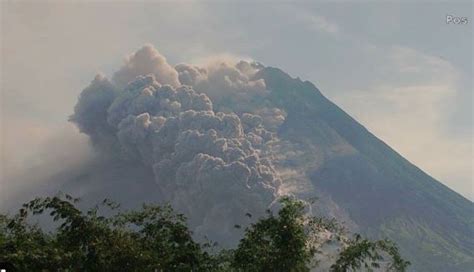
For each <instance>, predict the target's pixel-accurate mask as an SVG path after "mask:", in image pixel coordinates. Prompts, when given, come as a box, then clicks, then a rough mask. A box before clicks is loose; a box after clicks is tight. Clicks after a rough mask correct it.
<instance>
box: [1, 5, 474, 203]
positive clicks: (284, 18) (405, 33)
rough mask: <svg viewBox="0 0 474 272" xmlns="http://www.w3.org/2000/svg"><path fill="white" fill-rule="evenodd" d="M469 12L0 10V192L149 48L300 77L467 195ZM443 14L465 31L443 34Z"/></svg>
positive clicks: (448, 28)
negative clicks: (77, 109)
mask: <svg viewBox="0 0 474 272" xmlns="http://www.w3.org/2000/svg"><path fill="white" fill-rule="evenodd" d="M472 10H473V6H472V2H471V1H466V2H453V1H450V2H432V3H428V2H425V3H417V4H414V3H408V2H404V3H403V4H399V3H397V4H396V3H393V2H390V3H388V2H385V3H381V4H376V3H375V2H365V3H364V2H360V1H357V2H356V1H353V2H336V3H332V4H329V3H303V2H286V3H284V2H280V3H277V4H275V3H270V2H266V3H265V2H244V3H237V2H234V3H229V2H227V3H225V4H224V3H222V2H180V3H171V2H167V3H166V2H151V1H145V2H138V1H133V2H132V1H130V2H127V1H121V2H119V3H112V2H109V1H86V2H82V3H80V2H75V1H64V2H59V1H54V2H53V1H49V2H42V1H34V2H23V1H16V3H14V2H9V1H1V73H0V74H1V78H0V80H1V98H2V100H1V109H2V110H1V116H0V121H1V122H2V123H1V125H2V127H1V132H2V133H1V149H2V158H1V165H2V172H3V174H2V182H1V183H0V185H3V186H7V184H8V182H7V181H6V180H5V176H6V175H8V174H10V173H14V172H17V171H21V170H22V169H26V167H28V166H29V165H30V164H34V163H37V161H41V160H43V159H44V158H45V157H47V156H48V153H47V152H46V153H45V148H44V146H46V145H48V146H49V145H50V144H51V143H53V144H54V143H56V142H57V141H59V139H62V137H72V138H74V139H73V140H71V141H72V142H74V143H75V144H77V145H84V146H85V141H84V137H80V136H79V135H78V134H77V133H76V132H74V131H73V129H74V128H73V127H72V126H71V125H69V124H67V118H68V116H69V115H70V114H71V113H72V110H73V106H74V104H75V102H76V100H77V96H78V94H79V93H80V91H81V90H82V89H83V88H84V87H85V86H86V85H87V84H88V83H89V82H90V81H91V80H92V79H93V78H94V76H95V74H96V73H98V72H104V73H105V74H106V75H111V73H112V72H113V71H114V70H115V69H116V68H117V67H119V66H120V65H121V63H122V61H123V58H124V57H125V56H126V55H128V54H129V53H131V52H133V51H135V50H136V49H138V48H139V47H141V46H142V45H143V44H145V43H152V44H153V45H154V46H155V47H156V48H158V50H159V51H160V52H161V53H162V54H164V55H165V56H166V57H167V58H168V61H169V62H170V63H172V64H177V63H179V62H183V61H186V62H192V61H193V60H196V61H198V60H199V59H202V58H206V57H209V56H212V55H216V54H229V55H234V56H237V57H244V58H252V59H255V60H257V61H260V62H262V63H264V64H265V65H268V66H276V67H279V68H282V69H283V70H284V71H286V72H288V73H289V74H290V75H292V76H294V77H300V78H302V79H303V80H310V81H312V82H313V83H314V84H315V85H316V86H317V87H318V88H319V89H320V90H321V91H322V92H323V94H324V95H326V96H327V97H329V98H330V99H331V100H332V101H334V102H335V103H336V104H338V105H339V106H340V107H342V108H343V109H344V110H345V111H347V112H348V113H349V114H351V115H352V116H353V117H354V118H355V119H357V120H358V121H359V122H361V123H362V124H363V125H364V126H366V127H367V128H368V129H369V130H370V131H371V132H373V133H374V134H375V135H377V136H378V137H379V138H381V139H382V140H384V141H385V142H386V143H388V144H389V145H390V146H392V147H393V148H394V149H395V150H397V151H398V152H399V153H401V154H402V155H404V156H405V157H406V158H407V159H408V160H410V161H411V162H413V163H415V164H416V165H417V166H419V167H420V168H422V169H423V170H425V171H426V172H428V173H429V174H430V175H432V176H434V177H435V178H437V179H438V180H440V181H441V182H443V183H444V184H446V185H448V186H449V187H451V188H452V189H454V190H456V191H457V192H459V193H461V194H462V195H464V196H466V197H468V198H470V199H471V200H472V199H474V193H473V175H472V169H473V154H472V151H473V135H474V134H473V111H472V105H473V84H472V76H473V71H472V61H473V53H472V48H473V22H472V20H473V19H474V18H473V16H472ZM448 14H449V15H453V16H459V17H468V20H469V23H468V24H467V25H453V24H449V25H447V24H446V15H448ZM67 143H68V144H70V142H69V141H68V142H67ZM76 147H77V146H76ZM84 148H86V147H84ZM36 154H42V155H41V156H42V157H38V156H37V155H36Z"/></svg>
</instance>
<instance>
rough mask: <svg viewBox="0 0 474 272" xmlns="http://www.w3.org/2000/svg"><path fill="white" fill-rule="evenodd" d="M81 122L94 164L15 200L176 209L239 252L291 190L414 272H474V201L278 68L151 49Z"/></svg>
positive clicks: (88, 92) (99, 96)
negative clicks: (251, 228) (193, 60)
mask: <svg viewBox="0 0 474 272" xmlns="http://www.w3.org/2000/svg"><path fill="white" fill-rule="evenodd" d="M70 120H71V121H72V122H73V123H75V124H76V126H77V127H78V128H79V130H80V131H81V132H82V133H84V134H86V135H87V136H88V137H89V139H90V142H91V143H92V147H93V148H94V150H95V151H96V153H97V154H96V155H97V157H95V158H91V159H89V160H86V161H85V162H81V164H80V165H78V166H75V167H73V168H64V169H63V168H62V167H59V168H61V169H60V170H58V171H55V173H56V174H54V175H50V176H48V177H46V178H44V179H45V180H47V181H49V182H36V183H35V184H36V185H37V186H36V187H34V188H33V186H31V187H29V190H30V192H28V193H25V194H24V195H23V196H22V197H19V196H17V197H15V199H14V200H12V201H11V202H12V204H14V203H13V202H18V201H21V200H22V199H25V198H29V197H30V196H37V195H42V194H45V193H51V192H57V190H61V191H64V192H66V193H69V194H72V195H74V196H76V197H81V198H82V199H83V200H84V202H85V203H97V202H98V201H101V200H102V199H103V198H111V199H113V200H116V201H119V202H120V203H122V204H124V206H125V207H127V208H129V207H136V206H138V205H140V204H141V203H143V202H155V203H156V202H157V203H163V202H169V203H171V204H172V205H173V207H174V209H176V210H177V211H178V212H181V213H184V214H185V215H186V216H187V217H188V219H189V224H190V227H191V228H192V229H193V231H194V233H195V235H196V236H197V237H203V236H204V237H206V236H207V237H208V238H209V239H210V240H212V241H217V242H219V243H220V244H221V245H222V246H225V247H232V246H235V245H236V243H237V242H238V240H239V239H240V238H241V235H242V233H241V232H240V233H239V232H238V231H236V229H235V228H234V225H235V224H239V225H242V226H244V227H245V226H246V225H248V224H249V223H250V221H251V220H256V219H257V218H258V216H259V215H262V214H265V210H266V209H268V208H273V207H275V206H274V204H275V203H276V202H277V201H275V200H276V199H277V198H278V197H280V196H281V195H285V194H294V195H296V196H298V197H300V198H302V199H308V198H315V197H316V198H317V199H318V201H317V202H316V203H315V204H314V205H313V206H312V207H311V208H312V210H311V212H313V213H315V214H321V215H325V216H329V217H336V218H337V219H339V221H342V222H344V224H345V226H346V227H347V228H348V229H349V230H350V231H354V232H359V233H362V234H365V235H368V236H370V237H373V238H389V239H392V240H394V241H395V242H397V243H398V244H399V246H400V248H401V253H402V254H403V256H404V257H406V258H407V259H409V260H410V261H411V262H412V263H413V266H412V267H411V268H412V269H413V270H415V271H471V270H472V268H473V267H474V257H473V253H472V252H474V241H473V238H472V237H474V222H473V217H472V215H473V212H474V205H473V203H472V202H470V201H468V200H467V199H465V198H463V197H462V196H460V195H459V194H457V193H455V192H453V191H452V190H450V189H449V188H447V187H445V186H444V185H442V184H441V183H439V182H438V181H436V180H435V179H433V178H431V177H430V176H429V175H427V174H426V173H424V172H423V171H421V170H420V169H418V168H417V167H416V166H414V165H412V164H411V163H409V162H408V161H407V160H405V159H404V158H403V157H402V156H400V155H399V154H397V153H396V152H395V151H394V150H392V149H391V148H390V147H389V146H387V145H386V144H385V143H383V142H382V141H380V140H379V139H377V138H376V137H375V136H374V135H372V134H371V133H370V132H368V131H367V130H366V129H365V128H364V127H363V126H361V125H360V124H359V123H357V122H356V121H355V120H354V119H352V118H351V117H350V116H349V115H347V114H346V113H345V112H344V111H342V110H341V109H340V108H338V107H337V106H336V105H334V104H333V103H331V102H330V101H329V100H328V99H326V98H325V97H324V96H323V95H322V94H321V92H320V91H319V90H318V89H317V88H316V87H315V86H314V85H313V84H312V83H310V82H307V81H304V82H303V81H301V80H300V79H293V78H291V77H290V76H289V75H287V74H286V73H284V72H282V71H281V70H279V69H276V68H271V67H265V66H263V65H262V64H259V63H254V62H246V61H240V62H229V61H218V62H216V63H210V64H205V65H204V66H196V65H190V64H178V65H176V66H172V65H170V64H169V63H168V62H167V61H166V58H165V57H164V56H162V55H161V54H160V53H159V52H158V51H157V50H156V49H154V48H153V46H151V45H146V46H144V47H143V48H141V49H140V50H138V51H137V52H135V53H134V54H132V55H130V56H129V57H128V58H127V59H126V60H125V63H124V65H123V66H122V67H121V68H120V69H119V70H118V71H117V72H116V73H114V74H113V76H112V78H111V79H110V80H109V79H108V78H107V77H105V76H104V75H97V76H96V77H95V79H94V80H93V81H92V82H91V83H90V85H89V86H88V87H86V88H85V89H84V90H83V91H82V93H81V95H80V96H79V100H78V102H77V104H76V106H75V108H74V113H73V115H72V116H71V118H70ZM62 152H64V151H62ZM59 165H62V164H59ZM29 172H31V173H38V171H36V170H34V169H30V171H29ZM33 176H34V177H33V179H35V181H38V179H40V178H39V177H38V175H37V174H36V175H33ZM17 204H18V203H17ZM246 213H251V214H252V215H253V217H252V219H249V218H248V217H247V216H245V214H246Z"/></svg>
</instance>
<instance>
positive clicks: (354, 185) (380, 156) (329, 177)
mask: <svg viewBox="0 0 474 272" xmlns="http://www.w3.org/2000/svg"><path fill="white" fill-rule="evenodd" d="M256 77H257V78H261V79H264V80H265V84H266V87H267V89H268V90H270V92H271V94H270V96H269V99H270V100H271V101H272V103H274V105H275V106H277V107H279V108H281V109H283V110H285V111H286V113H287V117H286V120H285V123H284V124H283V125H282V126H281V127H280V129H279V131H278V136H279V137H280V138H281V139H282V140H286V141H288V142H290V144H289V145H290V146H291V147H292V148H293V149H294V150H293V152H295V151H296V150H298V153H297V154H295V155H293V156H288V157H287V158H285V160H282V161H281V162H280V165H282V166H286V167H288V168H291V167H293V168H294V170H296V171H299V172H300V173H304V175H307V176H308V177H309V178H310V180H311V181H310V182H309V183H308V184H307V185H306V186H303V187H302V188H298V186H293V187H291V186H289V189H290V190H293V191H294V192H297V193H298V194H300V195H306V196H308V195H311V194H314V195H317V196H319V197H320V199H321V202H320V203H319V205H323V206H326V207H323V212H326V213H328V212H329V213H330V214H331V213H332V214H333V215H335V216H338V217H342V218H345V219H346V222H348V224H349V225H350V226H352V229H354V230H356V231H360V232H362V233H365V234H368V235H370V236H372V237H378V238H380V237H388V238H390V239H393V240H394V241H396V242H397V243H398V244H399V246H400V247H401V251H402V253H403V255H404V256H407V258H409V259H410V260H411V261H412V263H413V266H412V269H415V270H416V271H471V269H472V268H473V267H474V259H473V252H474V239H473V237H474V222H473V214H474V205H473V203H472V202H470V201H469V200H467V199H465V198H463V197H462V196H460V195H459V194H457V193H456V192H454V191H452V190H450V189H449V188H447V187H446V186H444V185H442V184H441V183H440V182H438V181H436V180H435V179H433V178H432V177H430V176H429V175H427V174H426V173H424V172H423V171H421V170H420V169H419V168H417V167H416V166H414V165H413V164H411V163H410V162H408V161H407V160H406V159H404V158H403V157H402V156H400V155H399V154H398V153H396V152H395V151H394V150H393V149H391V148H390V147H389V146H388V145H386V144H385V143H384V142H382V141H381V140H379V139H378V138H377V137H375V136H374V135H373V134H371V133H370V132H369V131H367V130H366V129H365V128H364V127H363V126H361V125H360V124H359V123H357V121H355V120H354V119H352V118H351V117H350V116H349V115H347V114H346V113H345V112H344V111H342V110H341V109H340V108H339V107H337V106H336V105H335V104H333V103H332V102H330V101H329V100H328V99H326V98H325V97H324V96H323V95H322V94H321V93H320V91H319V90H318V89H317V88H316V87H315V86H314V85H313V84H311V83H310V82H307V81H305V82H303V81H301V80H299V79H292V78H291V77H289V76H288V75H287V74H285V73H284V72H282V71H281V70H279V69H276V68H264V69H262V70H261V71H260V72H259V73H258V74H257V75H256ZM290 183H291V182H290ZM299 185H300V187H301V184H299Z"/></svg>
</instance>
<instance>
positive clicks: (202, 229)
mask: <svg viewBox="0 0 474 272" xmlns="http://www.w3.org/2000/svg"><path fill="white" fill-rule="evenodd" d="M259 67H261V66H260V65H258V64H254V63H248V62H244V61H241V62H239V63H237V64H230V63H225V62H221V63H218V64H217V65H216V64H214V65H213V66H209V67H197V66H192V65H187V64H179V65H177V66H176V68H173V67H172V66H170V65H169V64H168V63H167V62H166V59H165V58H164V57H163V56H161V55H160V54H159V53H158V52H157V51H156V50H155V49H154V48H153V47H151V46H145V47H143V48H142V49H140V50H139V51H137V52H136V53H135V54H133V55H131V56H130V57H129V58H127V59H126V63H125V65H124V66H123V67H122V68H121V69H120V70H119V71H118V72H116V73H115V74H114V76H113V79H112V81H109V80H108V79H107V78H106V77H104V76H103V75H98V76H96V78H95V79H94V80H93V81H92V82H91V84H90V85H89V86H88V87H87V88H86V89H84V91H83V92H82V93H81V95H80V97H79V101H78V103H77V105H76V107H75V110H74V114H73V115H72V116H71V119H70V120H71V121H73V122H74V123H75V124H77V126H78V127H79V129H80V131H81V132H83V133H85V134H87V135H89V137H90V139H91V141H92V143H93V146H94V147H96V148H97V150H99V151H100V152H112V153H113V154H117V155H119V156H120V157H122V159H124V160H131V161H134V162H136V161H139V162H141V163H143V165H145V166H146V167H149V168H150V169H152V170H153V173H154V176H155V181H156V183H157V184H158V187H159V189H160V191H161V196H160V197H162V198H164V199H162V200H164V201H169V202H170V203H171V204H172V205H173V207H175V208H176V209H177V210H178V211H180V212H183V213H185V214H186V215H187V216H188V217H189V219H190V223H191V225H192V226H194V227H195V232H196V233H198V234H203V235H207V236H209V235H211V236H212V237H210V238H213V239H215V240H218V241H225V240H226V239H228V237H231V236H233V235H232V233H231V232H232V231H233V226H234V224H235V223H237V222H239V223H240V222H245V220H244V218H243V217H244V215H245V214H246V213H251V214H254V215H256V216H258V215H261V214H262V213H263V212H264V210H265V209H266V208H268V207H269V206H270V205H271V203H272V202H273V201H274V200H275V197H276V196H277V192H278V188H279V186H280V179H279V177H278V174H277V172H276V171H275V168H274V166H273V165H272V163H271V161H272V148H271V147H272V144H273V143H275V142H277V141H278V139H277V137H276V136H275V133H274V132H272V130H273V131H274V130H275V129H276V128H277V127H278V126H279V125H280V124H281V123H282V122H283V121H284V118H285V113H284V111H282V110H280V109H277V108H260V109H259V110H253V112H246V111H248V110H250V109H251V108H249V107H248V105H250V102H251V101H252V100H255V99H264V97H265V95H266V93H267V91H266V90H265V84H264V82H263V80H252V77H253V76H254V75H255V73H256V72H257V71H258V69H259ZM228 101H232V103H234V106H235V105H236V107H234V108H235V110H234V111H231V110H230V107H228V106H227V105H226V102H228ZM235 103H237V104H235ZM240 105H241V106H240ZM216 108H218V109H219V108H220V109H222V110H223V111H217V109H216ZM259 113H260V114H261V115H259ZM131 182H133V181H131ZM229 218H233V219H235V221H232V220H228V219H229Z"/></svg>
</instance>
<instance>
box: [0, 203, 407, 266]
mask: <svg viewBox="0 0 474 272" xmlns="http://www.w3.org/2000/svg"><path fill="white" fill-rule="evenodd" d="M77 201H78V200H77V199H74V198H72V197H71V196H69V195H65V196H55V197H46V198H37V199H34V200H32V201H30V202H28V203H26V204H24V205H23V207H22V208H21V209H20V210H19V212H18V213H17V214H16V215H14V216H13V217H9V216H6V215H1V216H0V256H1V257H0V261H3V262H9V263H11V264H13V265H14V266H15V267H16V268H17V269H18V270H19V271H309V270H310V269H311V267H312V266H313V265H314V264H315V263H314V261H315V260H314V256H315V253H316V252H317V251H318V248H317V246H316V245H317V243H314V242H315V241H316V240H317V234H318V232H320V231H321V230H322V229H326V230H328V229H330V230H333V231H339V230H340V229H339V228H338V226H337V224H336V223H335V222H334V221H331V220H324V219H321V218H314V217H309V216H307V215H305V212H304V204H303V202H301V201H297V200H294V199H291V198H288V197H285V198H282V199H281V201H280V202H281V204H282V206H281V209H280V210H279V211H278V214H277V215H274V214H273V213H272V212H268V216H267V217H266V218H262V219H260V220H259V221H257V222H256V223H254V224H252V225H250V226H249V227H248V228H246V229H245V233H244V237H243V238H242V240H241V241H240V243H239V245H238V247H237V248H236V249H234V250H220V251H219V252H217V253H214V254H211V253H209V252H210V251H211V250H208V249H210V247H211V245H210V244H209V243H206V244H198V243H196V242H195V241H193V239H192V234H191V232H190V231H189V229H188V227H187V225H186V219H185V217H184V216H183V215H180V214H175V213H174V212H173V210H172V208H171V207H170V206H154V205H144V206H143V208H142V209H141V210H139V211H129V212H120V211H118V210H117V208H118V205H116V204H115V203H113V202H111V201H108V200H104V202H103V203H102V204H101V205H100V206H103V207H108V208H109V209H110V210H109V211H108V213H109V214H111V215H109V216H105V215H103V212H100V211H102V210H100V209H99V208H100V206H95V207H94V208H92V209H90V210H88V211H86V212H82V211H81V210H79V209H78V208H77V207H76V206H75V203H76V202H77ZM99 210H100V211H99ZM30 215H40V216H47V215H49V216H50V217H51V218H52V220H53V221H54V224H55V226H56V229H55V231H53V232H45V231H44V230H42V229H41V228H40V227H39V226H38V225H34V224H31V223H29V218H30ZM247 216H248V217H249V218H250V217H252V215H250V214H248V215H247ZM236 227H240V226H236ZM386 256H389V257H391V259H392V261H391V262H387V261H386ZM379 262H385V263H388V266H387V267H388V268H389V269H392V270H395V271H405V269H406V267H407V266H408V264H409V263H408V262H406V261H404V260H403V259H402V258H401V257H400V255H399V253H398V249H397V248H396V246H395V245H394V244H393V243H391V242H390V241H375V242H372V241H369V240H367V239H362V238H361V237H360V236H356V238H355V239H354V240H351V241H350V243H349V244H348V246H347V248H346V249H345V250H343V251H342V252H341V254H340V256H339V259H338V260H337V261H336V263H335V264H334V265H333V266H332V267H331V269H332V271H334V272H339V271H349V269H351V270H356V269H359V268H361V267H378V266H379ZM369 264H370V266H369Z"/></svg>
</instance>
